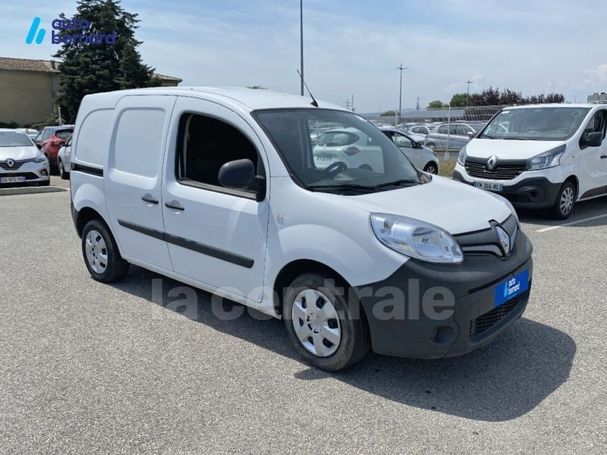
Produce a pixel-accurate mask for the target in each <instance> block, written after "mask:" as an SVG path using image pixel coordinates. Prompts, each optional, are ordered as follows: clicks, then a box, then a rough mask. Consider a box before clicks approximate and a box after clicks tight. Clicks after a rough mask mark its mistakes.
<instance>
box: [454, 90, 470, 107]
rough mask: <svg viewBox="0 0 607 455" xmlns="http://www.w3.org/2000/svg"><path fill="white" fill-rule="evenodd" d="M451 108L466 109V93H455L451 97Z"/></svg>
mask: <svg viewBox="0 0 607 455" xmlns="http://www.w3.org/2000/svg"><path fill="white" fill-rule="evenodd" d="M450 104H451V107H466V106H467V104H468V94H467V93H456V94H455V95H453V96H452V97H451V103H450Z"/></svg>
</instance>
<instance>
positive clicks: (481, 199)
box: [335, 176, 512, 235]
mask: <svg viewBox="0 0 607 455" xmlns="http://www.w3.org/2000/svg"><path fill="white" fill-rule="evenodd" d="M335 197H338V198H340V202H341V203H347V204H350V205H351V206H355V207H357V208H360V209H362V210H365V211H368V212H369V213H372V212H375V213H378V212H379V213H390V214H395V215H402V216H407V217H410V218H415V219H418V220H421V221H425V222H426V223H431V224H434V225H436V226H439V227H441V228H443V229H445V230H446V231H447V232H449V233H450V234H452V235H456V234H462V233H466V232H473V231H479V230H482V229H487V228H489V227H490V226H491V225H490V224H489V221H491V220H495V221H497V222H498V223H501V222H503V221H505V220H506V218H508V217H509V216H510V215H511V214H512V212H511V210H510V208H509V206H508V205H506V203H505V202H504V201H502V200H499V199H498V198H496V197H495V196H493V195H492V194H490V193H487V192H486V191H482V190H479V189H476V188H474V187H472V186H469V185H465V184H463V183H459V182H456V181H454V180H451V179H446V178H444V177H438V176H433V177H432V181H431V182H429V183H425V184H422V185H416V186H412V187H406V188H399V189H396V190H391V191H381V192H379V193H372V194H363V195H360V196H339V195H335Z"/></svg>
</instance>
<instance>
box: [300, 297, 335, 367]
mask: <svg viewBox="0 0 607 455" xmlns="http://www.w3.org/2000/svg"><path fill="white" fill-rule="evenodd" d="M291 316H292V317H291V322H292V324H293V329H294V330H295V335H296V336H297V339H298V340H299V342H300V343H301V345H302V346H303V347H304V348H305V349H306V351H308V352H309V353H311V354H313V355H315V356H317V357H329V356H331V355H333V354H334V353H335V351H337V349H338V348H339V344H340V342H341V323H340V322H339V316H338V314H337V310H336V309H335V306H334V305H333V303H332V302H331V300H330V299H329V298H328V297H327V296H326V295H325V294H323V293H322V292H320V291H318V290H317V289H304V290H303V291H301V292H300V293H299V294H297V296H296V297H295V300H294V301H293V308H292V310H291Z"/></svg>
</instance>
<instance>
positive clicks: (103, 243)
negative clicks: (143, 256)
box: [82, 220, 129, 283]
mask: <svg viewBox="0 0 607 455" xmlns="http://www.w3.org/2000/svg"><path fill="white" fill-rule="evenodd" d="M82 255H83V256H84V263H85V264H86V268H87V269H88V271H89V273H90V274H91V276H92V277H93V278H94V279H95V280H97V281H101V282H102V283H112V282H115V281H119V280H121V279H122V278H124V276H125V275H126V273H127V271H128V269H129V263H128V262H126V261H125V260H124V259H122V256H121V255H120V252H119V251H118V245H116V241H115V240H114V237H113V236H112V234H111V233H110V231H109V230H108V228H107V227H106V226H105V224H104V223H103V222H101V221H99V220H91V221H89V222H88V223H87V224H86V226H84V230H83V231H82Z"/></svg>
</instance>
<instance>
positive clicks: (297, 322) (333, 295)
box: [283, 273, 369, 371]
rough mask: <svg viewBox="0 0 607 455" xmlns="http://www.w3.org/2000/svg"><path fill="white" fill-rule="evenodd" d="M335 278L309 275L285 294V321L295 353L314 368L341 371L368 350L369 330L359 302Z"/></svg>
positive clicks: (295, 280)
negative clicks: (349, 296) (348, 296)
mask: <svg viewBox="0 0 607 455" xmlns="http://www.w3.org/2000/svg"><path fill="white" fill-rule="evenodd" d="M347 295H348V288H344V287H339V284H338V283H337V284H336V281H335V279H333V277H329V276H326V275H320V274H316V273H306V274H303V275H300V276H299V277H297V278H295V279H294V280H293V281H292V282H291V284H290V285H289V287H288V288H287V289H286V291H285V293H284V304H283V320H284V322H285V327H286V329H287V333H288V335H289V339H290V341H291V343H292V344H293V346H294V347H295V349H296V351H297V352H298V353H299V354H300V355H301V356H302V357H303V358H304V359H305V360H306V361H307V362H308V363H309V364H310V365H312V366H314V367H316V368H320V369H322V370H327V371H338V370H342V369H344V368H347V367H349V366H350V365H352V364H354V363H356V362H358V361H359V360H361V359H362V358H363V357H364V356H365V354H366V353H367V352H368V350H369V336H368V329H367V325H366V322H365V320H364V317H363V315H362V309H361V308H360V305H359V304H358V302H349V301H348V300H351V299H348V298H347Z"/></svg>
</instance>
